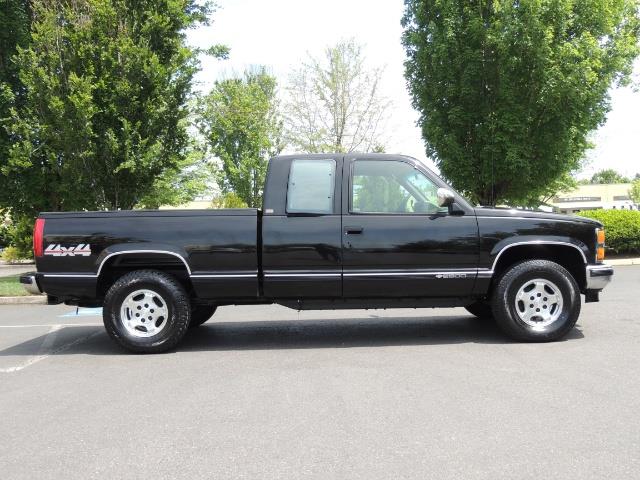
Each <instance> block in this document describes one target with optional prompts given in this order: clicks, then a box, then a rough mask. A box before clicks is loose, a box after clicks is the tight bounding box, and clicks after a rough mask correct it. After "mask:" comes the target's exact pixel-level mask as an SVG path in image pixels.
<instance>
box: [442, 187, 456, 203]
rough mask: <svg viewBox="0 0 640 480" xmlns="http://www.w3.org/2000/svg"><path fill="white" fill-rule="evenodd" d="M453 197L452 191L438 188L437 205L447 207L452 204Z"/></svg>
mask: <svg viewBox="0 0 640 480" xmlns="http://www.w3.org/2000/svg"><path fill="white" fill-rule="evenodd" d="M454 200H455V197H454V196H453V192H452V191H451V190H449V189H448V188H439V189H438V206H439V207H448V206H450V205H451V204H453V201H454Z"/></svg>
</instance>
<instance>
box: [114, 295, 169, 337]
mask: <svg viewBox="0 0 640 480" xmlns="http://www.w3.org/2000/svg"><path fill="white" fill-rule="evenodd" d="M168 318H169V309H168V308H167V302H165V300H164V298H162V297H161V296H160V295H159V294H158V293H157V292H154V291H153V290H136V291H135V292H133V293H131V294H129V295H128V296H127V298H125V299H124V301H123V302H122V306H121V307H120V319H121V320H122V325H123V326H124V328H125V329H126V330H127V332H128V333H129V334H131V335H133V336H134V337H152V336H153V335H157V334H158V333H160V332H161V331H162V330H163V329H164V327H165V326H166V325H167V319H168Z"/></svg>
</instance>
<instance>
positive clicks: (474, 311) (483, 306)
mask: <svg viewBox="0 0 640 480" xmlns="http://www.w3.org/2000/svg"><path fill="white" fill-rule="evenodd" d="M464 308H465V310H467V312H469V313H470V314H471V315H475V316H476V317H478V318H482V319H491V318H493V310H492V309H491V304H490V303H487V302H483V301H481V300H478V301H477V302H475V303H472V304H471V305H467V306H466V307H464Z"/></svg>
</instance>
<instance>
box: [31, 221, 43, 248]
mask: <svg viewBox="0 0 640 480" xmlns="http://www.w3.org/2000/svg"><path fill="white" fill-rule="evenodd" d="M43 250H44V218H37V219H36V223H35V225H34V226H33V255H34V256H35V257H41V256H42V254H43Z"/></svg>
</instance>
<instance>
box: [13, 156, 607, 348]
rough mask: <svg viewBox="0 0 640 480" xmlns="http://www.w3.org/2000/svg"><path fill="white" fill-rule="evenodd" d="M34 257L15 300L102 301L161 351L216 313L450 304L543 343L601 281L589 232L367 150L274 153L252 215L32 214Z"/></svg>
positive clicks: (119, 330) (111, 322)
mask: <svg viewBox="0 0 640 480" xmlns="http://www.w3.org/2000/svg"><path fill="white" fill-rule="evenodd" d="M34 254H35V258H36V266H37V272H34V273H31V274H27V275H25V276H24V277H22V278H21V281H22V283H23V284H25V287H26V288H27V289H28V290H30V291H32V292H46V294H47V295H48V299H49V303H51V304H56V303H62V302H64V303H66V304H70V305H80V306H102V307H103V316H104V324H105V327H106V329H107V331H108V332H109V334H110V335H111V337H112V338H113V339H115V340H116V341H117V342H118V343H119V344H120V345H122V346H123V347H125V348H127V349H129V350H132V351H137V352H158V351H163V350H166V349H169V348H172V347H174V346H175V345H176V344H177V343H178V342H179V341H180V339H181V338H182V337H183V335H184V333H185V331H186V329H187V328H188V327H190V326H191V327H195V326H197V325H200V324H201V323H203V322H205V321H206V320H208V319H209V318H210V317H211V316H212V314H213V313H214V311H215V309H216V307H218V306H221V305H231V304H233V305H241V304H270V303H278V304H281V305H285V306H287V307H291V308H295V309H342V308H392V307H455V306H460V307H465V308H466V309H467V310H468V311H469V312H471V313H472V314H474V315H476V316H478V317H493V318H495V320H496V321H497V323H498V324H499V325H500V326H501V328H502V329H503V330H504V331H505V332H506V333H507V334H509V335H510V336H512V337H513V338H515V339H518V340H523V341H550V340H556V339H559V338H561V337H562V336H564V335H565V334H566V333H567V332H568V331H570V330H571V329H572V328H573V326H574V324H575V323H576V320H577V318H578V315H579V313H580V306H581V296H580V295H581V294H583V295H584V296H585V300H586V302H591V301H597V300H598V295H599V292H600V291H601V290H602V289H603V288H604V286H605V285H606V284H607V283H608V282H609V280H610V279H611V276H612V275H613V269H612V268H611V267H609V266H606V265H604V264H603V263H602V260H603V258H604V231H603V229H602V225H601V224H600V223H598V222H595V221H592V220H588V219H584V218H578V217H571V216H563V215H554V214H547V213H541V212H533V211H521V210H513V209H495V208H477V207H474V206H472V205H470V204H469V203H468V202H467V201H466V200H465V199H464V198H463V197H462V196H460V195H459V194H458V193H456V192H455V191H454V190H453V189H451V188H450V187H449V186H448V185H447V184H446V183H445V182H444V181H443V180H441V179H440V178H438V177H437V176H436V175H435V174H433V173H432V172H431V171H430V170H428V169H427V168H426V167H425V166H424V165H423V164H421V163H420V162H418V161H417V160H415V159H412V158H409V157H405V156H396V155H381V154H371V155H369V154H367V155H365V154H362V155H355V154H352V155H343V154H335V155H291V156H280V157H276V158H274V159H272V160H271V161H270V163H269V169H268V173H267V179H266V185H265V193H264V202H263V209H262V210H257V209H250V208H249V209H237V210H235V209H234V210H183V211H179V210H159V211H147V210H133V211H116V212H78V213H71V212H56V213H42V214H41V215H40V216H39V217H38V219H37V220H36V225H35V229H34Z"/></svg>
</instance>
